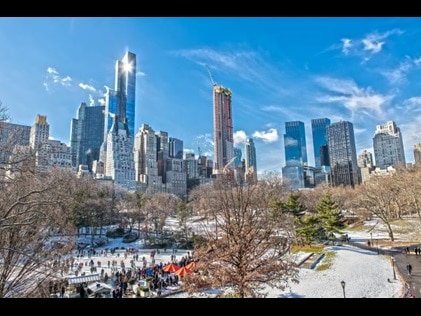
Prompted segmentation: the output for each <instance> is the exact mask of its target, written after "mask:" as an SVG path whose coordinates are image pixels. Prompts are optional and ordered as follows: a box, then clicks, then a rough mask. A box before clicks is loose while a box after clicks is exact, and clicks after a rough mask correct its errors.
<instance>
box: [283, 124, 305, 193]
mask: <svg viewBox="0 0 421 316" xmlns="http://www.w3.org/2000/svg"><path fill="white" fill-rule="evenodd" d="M284 151H285V166H284V167H283V168H282V177H283V178H285V179H286V180H287V181H288V183H289V184H290V186H291V187H292V188H294V189H300V188H304V187H305V183H304V166H307V165H308V161H307V145H306V135H305V127H304V123H303V122H301V121H291V122H285V134H284Z"/></svg>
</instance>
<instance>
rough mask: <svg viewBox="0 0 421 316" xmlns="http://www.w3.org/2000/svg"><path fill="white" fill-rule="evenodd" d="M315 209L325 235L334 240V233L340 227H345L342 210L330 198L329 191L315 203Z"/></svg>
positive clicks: (338, 231) (337, 231)
mask: <svg viewBox="0 0 421 316" xmlns="http://www.w3.org/2000/svg"><path fill="white" fill-rule="evenodd" d="M316 211H317V217H318V218H319V220H320V224H321V226H322V228H323V230H324V232H325V236H326V237H327V238H328V239H330V240H331V241H332V242H333V241H334V240H335V233H336V234H338V233H340V232H341V229H342V228H344V227H345V221H344V217H343V214H342V212H341V211H340V210H339V209H338V207H337V205H336V203H335V202H334V201H333V200H332V197H331V194H330V192H329V191H327V192H326V193H325V195H324V197H323V198H322V199H321V200H320V201H319V202H318V203H317V205H316Z"/></svg>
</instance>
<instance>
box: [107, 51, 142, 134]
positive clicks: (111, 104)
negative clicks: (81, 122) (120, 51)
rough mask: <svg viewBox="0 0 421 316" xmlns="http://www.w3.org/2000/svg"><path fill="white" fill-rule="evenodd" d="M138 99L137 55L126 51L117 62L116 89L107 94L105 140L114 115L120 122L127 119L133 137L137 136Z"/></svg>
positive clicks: (109, 90)
mask: <svg viewBox="0 0 421 316" xmlns="http://www.w3.org/2000/svg"><path fill="white" fill-rule="evenodd" d="M135 100H136V55H135V54H133V53H131V52H126V54H125V55H124V56H123V58H122V60H117V61H116V64H115V82H114V90H113V89H108V91H107V93H106V96H105V111H104V116H105V125H104V140H105V139H107V135H108V132H109V131H110V129H111V126H112V124H113V118H114V116H117V117H118V120H119V122H124V121H127V125H128V127H129V133H130V135H131V137H133V138H134V137H135V135H136V131H135V104H136V102H135Z"/></svg>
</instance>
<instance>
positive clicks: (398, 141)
mask: <svg viewBox="0 0 421 316" xmlns="http://www.w3.org/2000/svg"><path fill="white" fill-rule="evenodd" d="M373 149H374V160H375V161H376V168H379V169H386V168H387V167H390V166H393V165H395V164H400V165H402V166H405V164H406V162H405V151H404V148H403V140H402V134H401V130H400V129H399V127H398V126H397V125H396V123H395V122H394V121H388V122H387V123H386V124H385V125H377V126H376V131H375V133H374V137H373Z"/></svg>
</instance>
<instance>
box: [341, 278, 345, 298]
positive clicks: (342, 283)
mask: <svg viewBox="0 0 421 316" xmlns="http://www.w3.org/2000/svg"><path fill="white" fill-rule="evenodd" d="M341 286H342V292H343V293H344V298H346V296H345V281H341Z"/></svg>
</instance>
